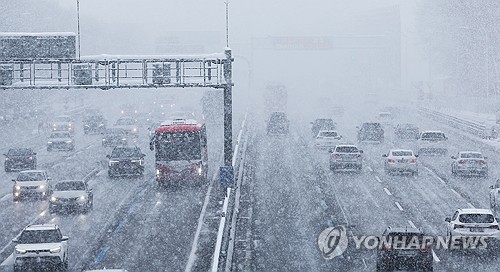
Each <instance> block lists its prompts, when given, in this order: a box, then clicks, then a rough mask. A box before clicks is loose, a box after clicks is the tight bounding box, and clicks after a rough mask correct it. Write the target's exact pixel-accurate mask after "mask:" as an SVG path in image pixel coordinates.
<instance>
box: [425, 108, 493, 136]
mask: <svg viewBox="0 0 500 272" xmlns="http://www.w3.org/2000/svg"><path fill="white" fill-rule="evenodd" d="M418 110H419V112H420V114H422V115H424V116H426V117H429V118H431V119H433V120H435V121H438V122H440V123H444V124H446V125H449V126H452V127H454V128H457V129H461V130H463V131H466V132H468V133H470V134H473V135H476V136H478V137H480V138H483V139H496V138H498V132H499V131H500V128H499V126H498V125H496V124H495V125H493V124H492V125H488V124H482V123H478V122H473V121H469V120H465V119H461V118H458V117H455V116H452V115H449V114H446V113H442V112H439V111H435V110H431V109H428V108H424V107H419V109H418Z"/></svg>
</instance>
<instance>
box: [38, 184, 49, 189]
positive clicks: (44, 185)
mask: <svg viewBox="0 0 500 272" xmlns="http://www.w3.org/2000/svg"><path fill="white" fill-rule="evenodd" d="M38 188H40V189H45V188H47V185H46V184H42V185H40V186H38Z"/></svg>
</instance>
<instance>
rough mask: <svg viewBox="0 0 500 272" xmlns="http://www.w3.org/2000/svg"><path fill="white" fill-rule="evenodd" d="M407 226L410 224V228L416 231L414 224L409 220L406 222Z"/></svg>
mask: <svg viewBox="0 0 500 272" xmlns="http://www.w3.org/2000/svg"><path fill="white" fill-rule="evenodd" d="M408 224H410V226H411V227H412V228H414V229H416V228H417V227H416V226H415V224H413V222H412V221H411V220H408Z"/></svg>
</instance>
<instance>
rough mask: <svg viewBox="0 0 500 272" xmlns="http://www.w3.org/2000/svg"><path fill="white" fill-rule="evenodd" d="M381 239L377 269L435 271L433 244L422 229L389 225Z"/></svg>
mask: <svg viewBox="0 0 500 272" xmlns="http://www.w3.org/2000/svg"><path fill="white" fill-rule="evenodd" d="M379 239H380V241H379V243H380V244H379V246H378V247H377V271H393V270H408V269H410V270H418V271H433V266H432V261H433V258H432V246H431V243H426V239H424V233H423V232H422V231H421V230H420V229H416V228H391V227H388V228H387V229H386V230H385V231H384V233H383V234H382V237H380V238H379Z"/></svg>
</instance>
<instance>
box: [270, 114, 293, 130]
mask: <svg viewBox="0 0 500 272" xmlns="http://www.w3.org/2000/svg"><path fill="white" fill-rule="evenodd" d="M288 130H289V121H288V118H287V116H286V113H284V112H273V113H271V116H270V117H269V121H268V123H267V134H288Z"/></svg>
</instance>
